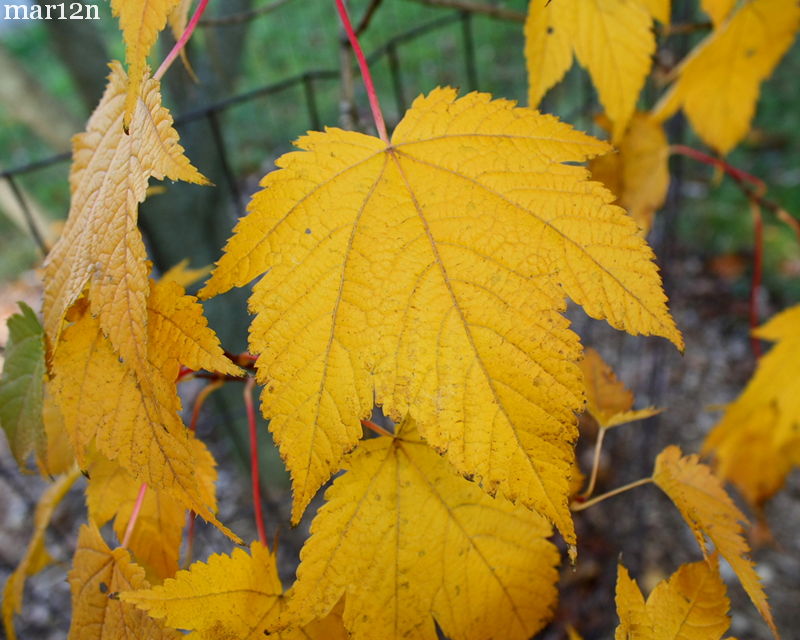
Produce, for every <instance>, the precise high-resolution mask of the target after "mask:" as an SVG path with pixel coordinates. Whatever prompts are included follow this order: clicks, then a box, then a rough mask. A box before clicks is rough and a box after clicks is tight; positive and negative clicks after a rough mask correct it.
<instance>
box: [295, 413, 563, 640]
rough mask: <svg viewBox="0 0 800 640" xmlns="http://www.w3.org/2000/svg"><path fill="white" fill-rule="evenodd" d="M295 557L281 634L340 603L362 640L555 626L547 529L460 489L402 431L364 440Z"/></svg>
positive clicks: (461, 636)
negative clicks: (285, 628)
mask: <svg viewBox="0 0 800 640" xmlns="http://www.w3.org/2000/svg"><path fill="white" fill-rule="evenodd" d="M347 469H348V471H347V473H345V474H344V475H343V476H340V477H338V478H337V479H336V480H334V483H333V486H332V487H331V488H330V489H329V490H328V491H327V493H326V499H327V503H326V504H325V505H324V506H323V507H322V508H321V509H320V511H319V512H318V514H317V516H316V517H315V519H314V521H313V523H312V525H311V537H310V538H309V540H308V541H307V542H306V544H305V546H304V548H303V550H302V551H301V554H300V558H301V562H300V566H299V568H298V570H297V582H296V583H295V584H294V586H293V587H292V592H291V593H292V598H291V600H290V602H289V608H288V610H287V612H286V614H285V615H284V616H282V617H281V621H280V622H279V624H280V625H284V626H286V625H291V626H296V625H302V624H305V623H306V622H307V621H308V620H311V619H313V618H318V617H321V616H323V615H325V614H327V612H328V611H330V610H331V608H332V607H333V606H334V605H335V604H336V603H337V602H338V601H339V600H340V598H341V597H342V596H345V606H344V623H345V626H346V627H347V629H348V631H349V632H350V634H351V637H352V638H354V640H358V639H360V638H382V639H386V640H392V639H394V638H406V637H414V638H419V639H430V640H434V639H435V638H437V637H438V636H437V633H436V629H435V626H434V619H435V620H436V622H437V623H438V624H439V626H440V627H441V628H442V630H443V632H444V634H445V635H446V636H447V637H449V638H453V640H468V639H472V638H488V637H496V638H504V639H505V640H515V639H518V640H523V639H524V640H527V638H530V637H531V636H532V635H533V634H534V633H535V632H536V631H537V630H539V629H540V628H541V627H542V626H543V625H544V624H545V623H546V622H547V621H548V620H549V619H550V617H551V615H552V609H553V606H554V604H555V597H556V589H555V582H556V580H557V572H556V570H555V565H556V564H557V563H558V559H559V558H558V552H557V550H556V548H555V547H554V546H553V545H552V543H550V542H549V541H548V540H547V539H546V538H547V536H549V535H550V533H551V528H550V526H549V524H548V523H547V521H546V520H545V519H544V518H542V517H541V516H538V515H536V514H534V513H532V512H530V511H528V510H527V509H525V508H522V507H515V506H514V505H512V504H511V503H510V502H508V501H507V500H505V499H503V498H491V497H489V496H487V495H486V494H485V493H484V492H482V491H481V490H480V489H479V488H478V487H477V486H476V485H475V484H474V483H471V482H469V481H467V480H465V479H463V478H460V477H459V476H458V475H457V474H456V473H455V470H453V469H452V468H451V467H450V465H449V464H448V463H447V461H446V460H445V459H443V458H441V457H439V456H437V455H436V453H435V452H434V451H432V450H431V449H430V447H428V446H427V445H426V444H425V443H424V442H422V441H420V440H419V436H418V434H417V433H416V432H415V430H414V429H413V428H411V427H410V425H408V424H407V423H406V424H404V425H403V426H401V428H400V429H399V432H398V435H397V437H395V438H391V437H380V438H376V439H373V440H366V441H363V442H362V443H361V444H360V445H359V447H358V449H357V450H356V451H355V452H353V453H352V454H351V456H350V457H349V458H348V464H347Z"/></svg>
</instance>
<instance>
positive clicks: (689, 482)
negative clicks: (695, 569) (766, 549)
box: [653, 446, 778, 637]
mask: <svg viewBox="0 0 800 640" xmlns="http://www.w3.org/2000/svg"><path fill="white" fill-rule="evenodd" d="M653 481H654V482H655V483H656V485H658V486H659V487H660V488H661V490H662V491H664V493H666V494H667V495H668V496H669V498H670V500H672V502H674V503H675V506H676V507H678V510H679V511H680V512H681V515H682V516H683V518H684V520H686V522H687V524H688V525H689V526H690V527H691V529H692V533H694V536H695V538H696V539H697V543H698V544H699V545H700V548H701V549H702V550H703V554H704V555H708V552H709V547H708V544H707V543H706V540H705V536H708V538H709V539H710V540H711V542H712V543H713V544H714V547H715V548H716V550H717V551H718V552H719V554H720V555H721V556H722V557H723V558H725V559H726V560H727V561H728V563H729V564H730V565H731V568H733V570H734V571H735V572H736V575H737V576H738V577H739V580H740V581H741V583H742V586H743V587H744V589H745V591H747V595H749V596H750V599H751V600H752V601H753V604H755V606H756V609H758V611H759V613H760V614H761V615H762V616H763V618H764V620H766V621H767V624H768V625H769V626H770V629H772V631H773V633H774V634H775V637H777V636H778V632H777V630H776V628H775V623H774V622H773V620H772V614H771V612H770V609H769V604H767V597H766V595H765V594H764V589H763V587H762V586H761V580H760V578H759V577H758V574H757V573H756V571H755V568H754V567H753V563H752V562H751V561H750V559H749V558H748V557H747V555H746V554H747V553H748V551H749V547H748V546H747V542H746V541H745V539H744V536H743V535H742V525H741V524H740V523H743V522H747V519H746V518H745V516H744V514H743V513H742V512H741V511H739V509H738V508H737V507H736V505H735V504H733V501H732V500H731V498H730V496H729V495H728V494H727V493H725V489H723V487H722V485H721V483H720V480H719V479H718V478H717V477H716V476H714V475H713V474H712V473H711V469H709V468H708V467H707V466H706V465H704V464H701V463H700V462H698V460H697V456H696V455H690V456H686V457H681V451H680V449H679V448H678V447H676V446H670V447H667V448H666V449H664V450H663V451H662V452H661V453H660V454H659V455H658V457H657V458H656V465H655V471H654V473H653Z"/></svg>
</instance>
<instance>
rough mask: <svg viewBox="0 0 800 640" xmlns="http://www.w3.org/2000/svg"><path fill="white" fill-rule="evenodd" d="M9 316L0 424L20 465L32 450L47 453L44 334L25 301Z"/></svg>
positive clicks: (0, 382) (0, 385)
mask: <svg viewBox="0 0 800 640" xmlns="http://www.w3.org/2000/svg"><path fill="white" fill-rule="evenodd" d="M20 309H21V310H22V313H17V314H14V315H13V316H11V317H10V318H9V319H8V342H7V343H6V345H5V353H4V355H5V362H4V363H3V375H2V377H0V426H2V428H3V431H5V433H6V437H7V438H8V444H9V448H10V449H11V453H13V454H14V458H16V460H17V463H18V464H19V465H20V466H23V465H24V464H25V460H26V458H27V457H28V455H29V454H30V453H31V452H32V451H36V455H37V456H38V457H39V458H43V457H45V456H46V455H47V444H46V443H47V438H46V434H45V428H44V421H43V420H42V407H43V405H44V333H43V331H42V326H41V325H40V324H39V319H38V318H37V317H36V314H35V313H34V312H33V310H32V309H31V308H30V307H29V306H28V305H26V304H24V303H20Z"/></svg>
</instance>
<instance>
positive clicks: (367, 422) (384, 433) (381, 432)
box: [361, 420, 394, 438]
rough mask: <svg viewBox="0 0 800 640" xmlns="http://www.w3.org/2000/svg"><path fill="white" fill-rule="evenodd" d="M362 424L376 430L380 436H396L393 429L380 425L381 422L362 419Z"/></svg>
mask: <svg viewBox="0 0 800 640" xmlns="http://www.w3.org/2000/svg"><path fill="white" fill-rule="evenodd" d="M361 426H362V427H366V428H367V429H369V430H370V431H374V432H375V433H377V434H378V435H379V436H386V437H388V438H394V434H393V433H392V432H391V431H387V430H386V429H384V428H383V427H382V426H380V425H379V424H375V423H374V422H372V421H371V420H362V421H361Z"/></svg>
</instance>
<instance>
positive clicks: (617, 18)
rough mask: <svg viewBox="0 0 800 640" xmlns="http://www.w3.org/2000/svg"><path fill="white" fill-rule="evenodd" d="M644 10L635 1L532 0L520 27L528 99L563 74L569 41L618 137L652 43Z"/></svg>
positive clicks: (640, 83) (631, 107)
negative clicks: (526, 63)
mask: <svg viewBox="0 0 800 640" xmlns="http://www.w3.org/2000/svg"><path fill="white" fill-rule="evenodd" d="M648 9H650V10H652V8H651V7H648V6H647V5H645V3H643V2H642V1H641V0H558V1H553V2H545V1H544V0H532V2H531V4H530V7H529V9H528V20H527V23H526V32H525V33H526V45H525V46H526V58H527V61H528V75H529V78H530V80H529V82H530V86H531V90H530V95H529V101H530V104H531V105H536V104H538V102H539V100H540V99H541V96H542V95H543V94H544V93H545V92H546V91H547V90H548V89H549V88H550V87H551V86H552V85H554V84H555V83H556V82H558V80H560V79H561V77H563V75H564V72H565V71H566V70H567V68H568V67H569V62H570V61H571V59H572V58H571V56H570V55H569V54H568V48H567V47H568V44H567V43H570V44H571V46H572V49H573V50H574V52H575V56H576V57H577V58H578V61H579V62H580V63H581V65H583V66H584V67H585V68H586V70H587V71H588V72H589V75H590V76H591V78H592V83H593V84H594V86H595V88H596V89H597V93H598V95H599V96H600V102H601V103H602V104H603V107H604V108H605V111H606V113H607V114H608V117H609V118H610V119H611V121H612V123H613V127H612V129H613V135H612V138H613V139H614V140H615V141H616V140H618V139H619V138H621V136H622V134H623V132H624V131H625V129H626V127H627V126H628V121H629V120H630V118H631V116H632V115H633V112H634V109H635V107H636V101H637V100H638V98H639V92H640V91H641V90H642V87H643V86H644V81H645V78H646V77H647V74H648V73H649V72H650V66H651V64H652V60H651V57H652V55H653V53H654V52H655V48H656V44H655V37H654V36H653V31H652V28H651V27H652V18H651V17H650V13H649V11H648ZM545 14H546V15H545Z"/></svg>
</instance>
